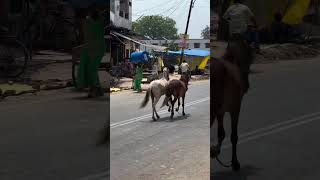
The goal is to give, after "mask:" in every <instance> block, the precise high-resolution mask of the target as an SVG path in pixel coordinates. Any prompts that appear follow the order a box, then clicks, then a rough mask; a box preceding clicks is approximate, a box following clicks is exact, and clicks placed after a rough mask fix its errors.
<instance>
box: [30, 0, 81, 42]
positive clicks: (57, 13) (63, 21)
mask: <svg viewBox="0 0 320 180" xmlns="http://www.w3.org/2000/svg"><path fill="white" fill-rule="evenodd" d="M63 11H64V3H60V4H58V6H57V9H56V10H52V11H51V12H49V16H47V17H44V18H43V17H40V18H39V16H40V11H39V9H36V10H35V11H34V12H33V13H32V16H31V18H30V20H29V22H28V23H27V25H26V28H25V30H24V32H25V33H26V32H28V33H29V39H30V40H31V41H32V42H36V41H39V40H51V41H54V42H55V45H56V47H58V46H60V45H62V44H63V45H65V44H66V42H71V43H72V44H68V45H67V46H68V47H70V46H71V47H75V46H77V45H79V44H80V41H81V40H80V31H79V30H78V28H77V26H76V25H75V23H73V22H72V20H71V19H68V18H65V17H64V15H63ZM62 41H63V43H61V42H62Z"/></svg>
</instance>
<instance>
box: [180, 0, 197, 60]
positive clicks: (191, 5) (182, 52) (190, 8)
mask: <svg viewBox="0 0 320 180" xmlns="http://www.w3.org/2000/svg"><path fill="white" fill-rule="evenodd" d="M195 1H196V0H191V2H190V7H189V14H188V20H187V26H186V31H185V33H184V37H183V39H184V40H185V38H186V36H187V34H188V27H189V21H190V15H191V10H192V7H193V5H194V2H195ZM183 54H184V47H183V46H182V49H181V57H180V62H179V66H180V65H181V64H182V59H183Z"/></svg>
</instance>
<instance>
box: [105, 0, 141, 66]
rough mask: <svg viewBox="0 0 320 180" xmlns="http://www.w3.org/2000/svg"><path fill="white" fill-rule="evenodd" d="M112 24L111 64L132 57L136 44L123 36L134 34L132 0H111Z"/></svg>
mask: <svg viewBox="0 0 320 180" xmlns="http://www.w3.org/2000/svg"><path fill="white" fill-rule="evenodd" d="M110 24H111V64H112V65H113V66H114V65H117V64H119V63H121V62H124V61H125V59H128V58H130V54H131V52H132V51H135V49H136V45H135V43H133V42H132V41H130V40H128V39H125V38H123V37H121V36H117V35H115V33H112V32H116V33H120V34H123V35H126V36H130V35H132V0H111V1H110Z"/></svg>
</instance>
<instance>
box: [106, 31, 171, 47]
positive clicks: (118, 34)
mask: <svg viewBox="0 0 320 180" xmlns="http://www.w3.org/2000/svg"><path fill="white" fill-rule="evenodd" d="M111 34H113V35H116V36H119V37H122V38H124V39H127V40H129V41H132V42H134V43H137V44H140V45H142V46H145V47H149V48H151V49H153V50H158V51H165V50H166V49H167V47H164V46H156V45H151V44H144V43H141V42H139V41H137V40H134V39H132V38H130V37H127V36H125V35H123V34H120V33H118V32H114V31H113V32H111Z"/></svg>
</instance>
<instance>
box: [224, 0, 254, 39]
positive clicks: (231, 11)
mask: <svg viewBox="0 0 320 180" xmlns="http://www.w3.org/2000/svg"><path fill="white" fill-rule="evenodd" d="M253 16H254V15H253V13H252V12H251V10H250V9H249V8H248V6H246V5H243V4H239V3H236V4H234V5H232V6H230V7H229V8H228V9H227V11H226V13H225V14H224V15H223V18H224V19H226V20H228V21H229V29H230V34H233V33H240V34H242V33H244V32H246V31H247V27H248V25H249V24H250V22H251V21H250V18H251V17H253Z"/></svg>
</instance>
